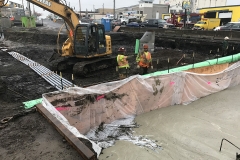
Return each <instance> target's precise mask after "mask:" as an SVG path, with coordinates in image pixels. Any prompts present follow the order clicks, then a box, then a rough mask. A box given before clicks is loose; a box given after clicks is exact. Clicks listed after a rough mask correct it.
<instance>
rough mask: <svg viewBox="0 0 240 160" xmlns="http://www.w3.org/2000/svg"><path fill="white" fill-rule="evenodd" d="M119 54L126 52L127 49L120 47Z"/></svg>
mask: <svg viewBox="0 0 240 160" xmlns="http://www.w3.org/2000/svg"><path fill="white" fill-rule="evenodd" d="M118 52H126V49H125V48H124V47H120V48H119V49H118Z"/></svg>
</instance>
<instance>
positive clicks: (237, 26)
mask: <svg viewBox="0 0 240 160" xmlns="http://www.w3.org/2000/svg"><path fill="white" fill-rule="evenodd" d="M220 30H221V31H240V23H232V24H231V25H228V26H226V27H222V28H220Z"/></svg>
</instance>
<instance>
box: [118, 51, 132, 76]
mask: <svg viewBox="0 0 240 160" xmlns="http://www.w3.org/2000/svg"><path fill="white" fill-rule="evenodd" d="M127 59H128V56H126V49H125V48H124V47H120V48H119V49H118V56H117V63H118V73H119V78H120V79H124V78H126V77H127V73H128V70H129V68H130V66H129V64H128V61H127Z"/></svg>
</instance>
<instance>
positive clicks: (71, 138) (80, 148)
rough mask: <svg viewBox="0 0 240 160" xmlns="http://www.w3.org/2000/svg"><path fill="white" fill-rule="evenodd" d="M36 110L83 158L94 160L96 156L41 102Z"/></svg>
mask: <svg viewBox="0 0 240 160" xmlns="http://www.w3.org/2000/svg"><path fill="white" fill-rule="evenodd" d="M37 111H38V112H39V113H41V114H42V115H43V116H44V117H45V118H46V119H47V120H48V121H49V122H50V123H51V124H52V125H53V127H54V128H55V129H56V130H57V131H58V132H59V133H60V134H61V135H62V136H63V137H64V138H65V139H66V140H67V141H68V142H69V143H70V144H71V145H72V146H73V148H74V149H76V150H77V152H78V153H79V154H80V155H81V157H82V158H83V159H84V160H96V159H97V156H96V154H94V152H93V151H91V150H90V149H89V148H88V147H87V146H86V145H85V144H84V143H82V142H81V141H80V140H79V139H78V138H77V137H76V136H75V135H74V134H73V133H72V132H70V131H69V130H68V129H67V128H66V127H65V126H64V125H63V124H62V123H61V122H60V121H58V120H57V118H55V117H54V116H53V115H52V114H51V113H50V112H49V111H48V110H47V109H46V108H45V107H43V106H42V104H38V105H37Z"/></svg>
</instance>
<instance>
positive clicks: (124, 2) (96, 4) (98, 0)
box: [10, 0, 240, 17]
mask: <svg viewBox="0 0 240 160" xmlns="http://www.w3.org/2000/svg"><path fill="white" fill-rule="evenodd" d="M10 1H13V2H16V3H20V4H21V3H22V0H10ZM113 1H114V0H80V2H81V10H84V11H85V10H86V9H88V10H93V8H95V9H98V8H103V4H104V8H113ZM237 1H238V2H237ZM23 2H24V5H25V6H26V4H27V1H26V0H23ZM66 2H67V4H69V3H70V6H71V7H72V8H73V7H75V9H76V10H77V11H79V0H66ZM115 2H116V8H119V7H128V6H130V5H135V4H138V2H139V0H115ZM154 3H159V0H154ZM237 4H239V5H240V1H239V0H227V5H237ZM35 10H36V11H37V12H39V13H43V16H44V17H46V16H47V15H48V14H49V12H47V11H43V9H41V8H39V7H35Z"/></svg>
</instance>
